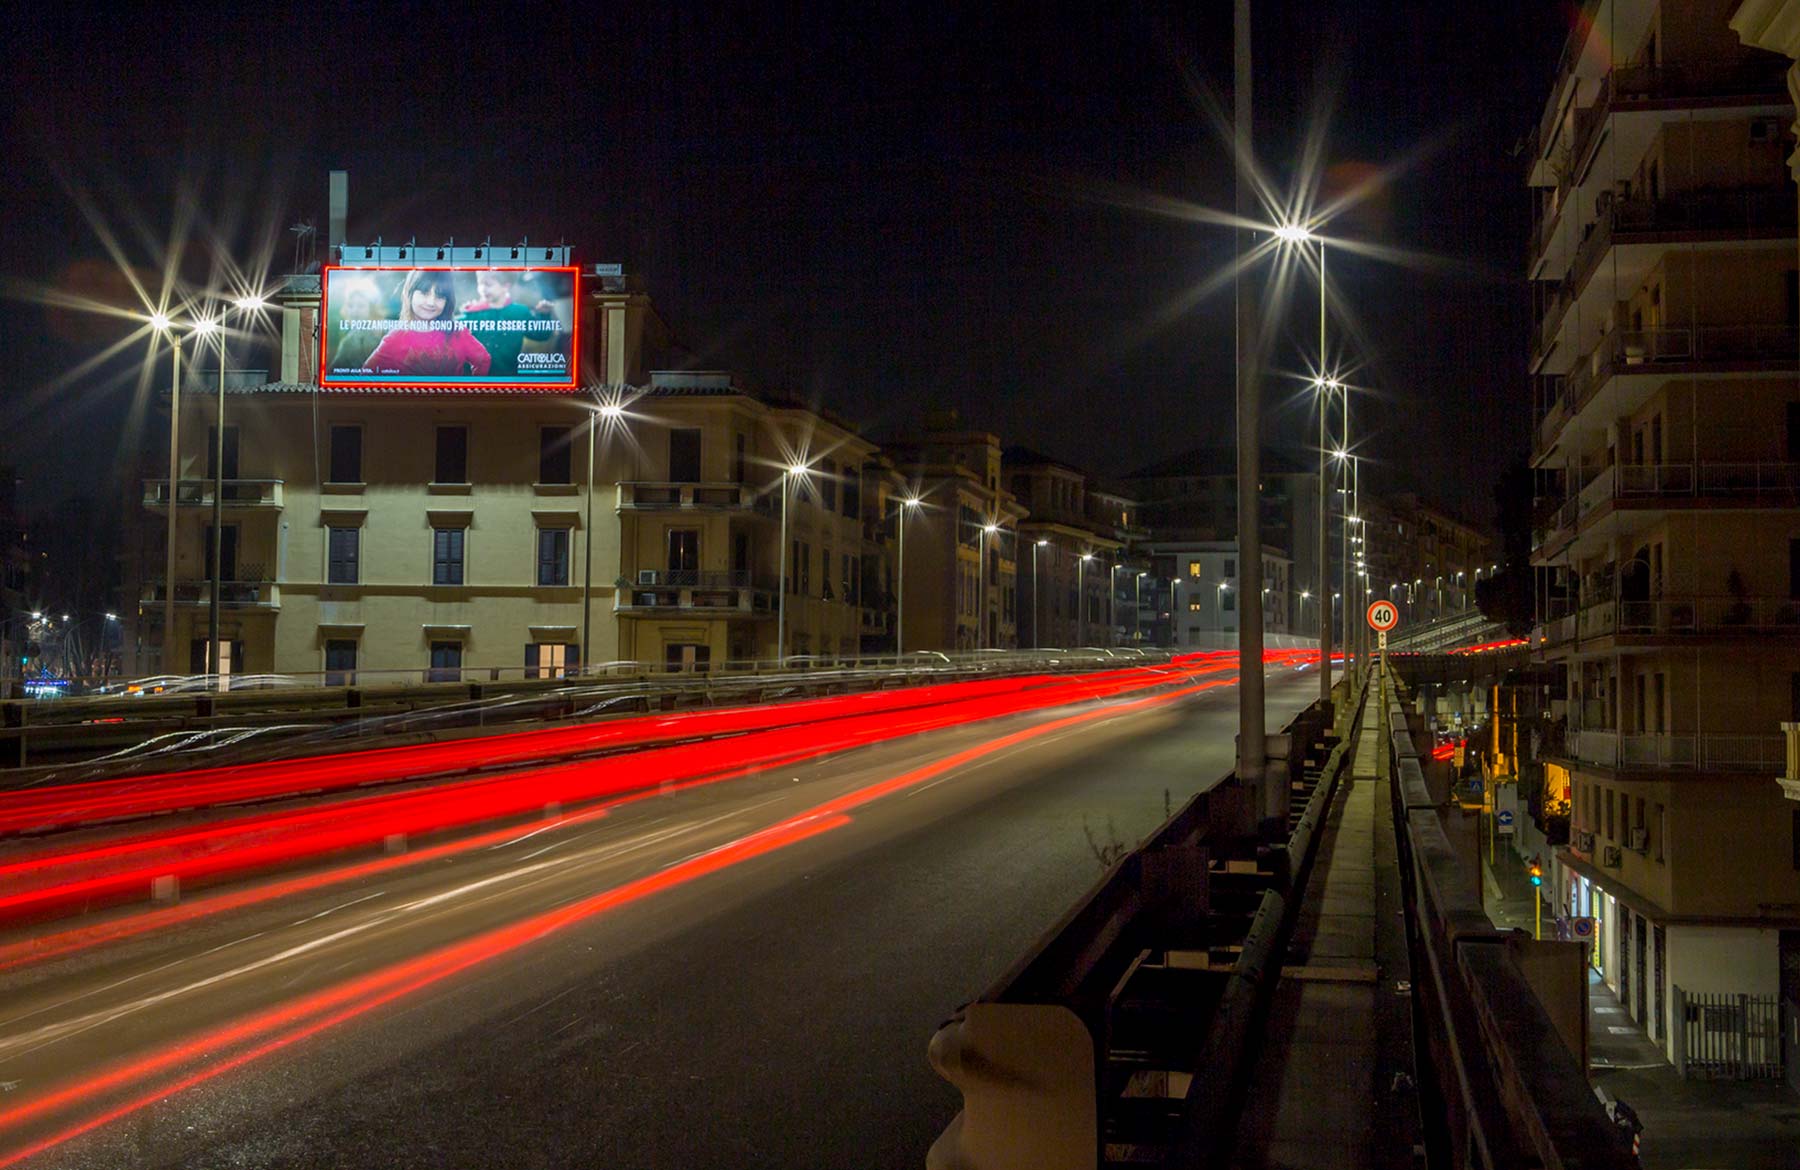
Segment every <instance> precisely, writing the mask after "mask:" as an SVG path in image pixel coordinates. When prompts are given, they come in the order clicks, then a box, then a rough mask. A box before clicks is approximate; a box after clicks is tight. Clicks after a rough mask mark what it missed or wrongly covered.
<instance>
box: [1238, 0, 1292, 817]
mask: <svg viewBox="0 0 1800 1170" xmlns="http://www.w3.org/2000/svg"><path fill="white" fill-rule="evenodd" d="M1250 80H1251V71H1250V0H1237V4H1236V6H1235V9H1234V12H1233V22H1232V88H1231V105H1232V139H1233V142H1232V146H1233V152H1232V153H1233V158H1234V160H1235V163H1236V166H1235V168H1234V169H1235V190H1234V203H1235V205H1236V211H1237V216H1238V222H1239V223H1240V224H1243V223H1248V222H1253V221H1254V219H1255V218H1256V212H1257V209H1256V198H1255V194H1254V192H1253V190H1252V187H1251V176H1250V174H1249V173H1248V172H1249V171H1250V170H1251V168H1252V167H1253V166H1254V165H1255V164H1254V160H1253V157H1252V153H1253V147H1254V139H1253V136H1252V133H1251V127H1252V125H1253V122H1252V119H1251V106H1250ZM1249 237H1250V233H1249V232H1248V231H1247V230H1245V229H1244V228H1243V227H1239V228H1238V229H1237V231H1236V232H1235V233H1234V236H1233V240H1234V243H1235V245H1236V253H1237V259H1238V260H1239V261H1242V259H1243V257H1244V256H1245V254H1246V253H1248V252H1249V251H1250V244H1251V241H1250V238H1249ZM1236 271H1237V275H1236V277H1235V278H1234V280H1233V285H1234V288H1233V293H1234V296H1235V298H1236V301H1237V305H1236V309H1237V313H1236V316H1237V322H1236V324H1237V328H1236V367H1237V369H1236V378H1235V381H1236V396H1237V539H1238V559H1239V561H1240V562H1242V563H1240V564H1239V566H1238V584H1239V586H1240V588H1241V589H1242V590H1243V592H1244V594H1245V595H1246V596H1248V597H1259V596H1261V592H1262V505H1261V493H1260V491H1259V487H1260V485H1261V483H1262V473H1261V458H1262V449H1261V447H1262V412H1261V402H1260V401H1259V395H1260V393H1261V378H1260V376H1259V374H1258V372H1257V371H1258V366H1259V365H1260V364H1261V361H1260V359H1261V348H1262V347H1261V332H1260V329H1259V328H1258V325H1259V323H1258V321H1257V319H1256V296H1255V295H1254V286H1252V285H1251V284H1250V281H1249V276H1248V273H1247V272H1245V270H1244V268H1243V266H1242V264H1241V263H1240V264H1239V265H1238V267H1237V270H1236ZM1263 728H1264V714H1263V628H1262V607H1261V606H1260V605H1253V606H1250V607H1249V608H1248V609H1247V610H1245V612H1244V614H1243V615H1242V617H1241V618H1240V619H1239V621H1238V743H1237V768H1236V772H1237V777H1238V779H1239V781H1240V782H1243V783H1249V784H1254V785H1256V786H1257V791H1258V792H1259V793H1260V794H1261V796H1260V798H1259V803H1260V810H1259V815H1258V818H1257V819H1258V821H1259V822H1260V821H1264V820H1268V819H1270V818H1269V810H1270V808H1271V807H1272V802H1271V801H1270V800H1269V795H1270V794H1269V793H1268V792H1265V791H1263V790H1264V789H1265V788H1267V784H1266V780H1267V777H1265V776H1264V772H1265V771H1266V767H1265V762H1266V758H1267V756H1266V752H1267V745H1266V744H1265V743H1264V739H1263ZM1284 787H1285V786H1284ZM1283 795H1284V797H1285V793H1284V794H1283Z"/></svg>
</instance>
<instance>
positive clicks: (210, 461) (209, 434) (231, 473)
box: [206, 424, 336, 479]
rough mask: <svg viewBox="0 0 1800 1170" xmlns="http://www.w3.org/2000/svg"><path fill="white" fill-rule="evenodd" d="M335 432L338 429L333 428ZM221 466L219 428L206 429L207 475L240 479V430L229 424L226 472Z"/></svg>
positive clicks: (227, 426) (226, 435)
mask: <svg viewBox="0 0 1800 1170" xmlns="http://www.w3.org/2000/svg"><path fill="white" fill-rule="evenodd" d="M333 429H334V430H335V429H336V428H333ZM218 466H219V428H218V427H207V428H206V475H207V478H209V479H210V478H211V477H213V476H214V475H217V476H218V477H219V478H220V479H236V478H237V477H238V429H237V428H236V427H234V426H231V425H229V424H227V425H226V427H225V470H224V472H223V473H220V472H219V471H218V470H217V468H218Z"/></svg>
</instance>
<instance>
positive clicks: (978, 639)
mask: <svg viewBox="0 0 1800 1170" xmlns="http://www.w3.org/2000/svg"><path fill="white" fill-rule="evenodd" d="M998 531H1000V526H999V525H998V524H983V525H982V526H981V535H980V538H979V539H978V540H977V541H976V555H977V556H978V557H979V562H980V563H978V564H977V565H976V566H975V648H976V649H977V650H985V649H987V640H988V638H987V625H988V621H987V612H988V600H987V538H988V537H990V536H992V535H993V534H994V533H996V532H998Z"/></svg>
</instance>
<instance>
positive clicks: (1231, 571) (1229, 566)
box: [1225, 560, 1237, 577]
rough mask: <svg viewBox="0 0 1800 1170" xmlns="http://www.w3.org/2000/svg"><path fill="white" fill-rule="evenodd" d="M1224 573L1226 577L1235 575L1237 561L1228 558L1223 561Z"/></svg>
mask: <svg viewBox="0 0 1800 1170" xmlns="http://www.w3.org/2000/svg"><path fill="white" fill-rule="evenodd" d="M1225 575H1226V576H1227V577H1235V576H1237V562H1236V561H1232V560H1228V561H1226V562H1225Z"/></svg>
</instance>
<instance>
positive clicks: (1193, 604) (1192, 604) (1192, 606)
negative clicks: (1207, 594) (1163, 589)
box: [1188, 597, 1256, 743]
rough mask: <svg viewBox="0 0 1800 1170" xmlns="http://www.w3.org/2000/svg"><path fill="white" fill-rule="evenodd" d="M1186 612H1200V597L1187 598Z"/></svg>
mask: <svg viewBox="0 0 1800 1170" xmlns="http://www.w3.org/2000/svg"><path fill="white" fill-rule="evenodd" d="M1188 612H1189V613H1199V612H1200V599H1199V598H1198V597H1190V598H1188ZM1251 742H1252V743H1254V742H1256V741H1255V740H1251Z"/></svg>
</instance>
